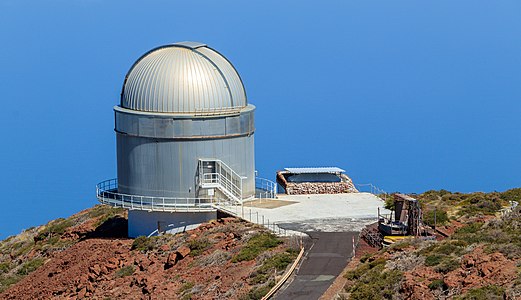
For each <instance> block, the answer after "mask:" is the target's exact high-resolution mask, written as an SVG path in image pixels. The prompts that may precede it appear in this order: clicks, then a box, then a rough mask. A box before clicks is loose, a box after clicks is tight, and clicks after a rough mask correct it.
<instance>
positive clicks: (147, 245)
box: [130, 235, 154, 252]
mask: <svg viewBox="0 0 521 300" xmlns="http://www.w3.org/2000/svg"><path fill="white" fill-rule="evenodd" d="M130 249H131V250H138V251H145V252H146V251H150V250H153V249H154V242H153V241H152V238H147V237H146V236H144V235H142V236H138V237H137V238H135V239H134V241H133V242H132V247H131V248H130Z"/></svg>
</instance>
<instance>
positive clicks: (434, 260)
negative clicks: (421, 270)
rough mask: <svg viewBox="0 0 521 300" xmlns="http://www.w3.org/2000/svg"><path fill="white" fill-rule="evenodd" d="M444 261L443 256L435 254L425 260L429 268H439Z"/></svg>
mask: <svg viewBox="0 0 521 300" xmlns="http://www.w3.org/2000/svg"><path fill="white" fill-rule="evenodd" d="M442 260H443V256H441V255H438V254H434V255H429V256H427V257H426V258H425V265H426V266H427V267H432V266H437V265H438V264H439V263H440V262H441V261H442Z"/></svg>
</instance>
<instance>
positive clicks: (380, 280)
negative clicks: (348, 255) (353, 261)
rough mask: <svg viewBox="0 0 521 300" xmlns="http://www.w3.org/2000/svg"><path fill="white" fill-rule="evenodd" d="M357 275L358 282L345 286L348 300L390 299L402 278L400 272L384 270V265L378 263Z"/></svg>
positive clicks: (396, 290)
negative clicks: (348, 293)
mask: <svg viewBox="0 0 521 300" xmlns="http://www.w3.org/2000/svg"><path fill="white" fill-rule="evenodd" d="M364 265H368V264H364ZM357 269H358V268H357ZM363 269H366V268H363ZM357 273H358V274H357V276H359V277H358V280H356V281H353V282H351V283H348V285H346V288H347V290H348V292H350V293H351V295H350V299H354V300H359V299H364V300H365V299H375V300H378V299H392V297H393V295H396V293H397V292H398V290H399V285H400V282H401V280H402V277H403V274H402V272H400V271H398V270H385V263H379V264H377V265H375V266H373V267H372V268H370V269H368V270H367V269H366V271H365V272H361V271H359V272H357ZM347 277H348V278H349V277H350V276H347Z"/></svg>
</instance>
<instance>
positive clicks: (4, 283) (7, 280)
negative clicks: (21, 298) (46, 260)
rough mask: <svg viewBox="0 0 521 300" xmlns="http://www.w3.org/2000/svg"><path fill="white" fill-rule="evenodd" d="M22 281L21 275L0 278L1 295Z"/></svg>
mask: <svg viewBox="0 0 521 300" xmlns="http://www.w3.org/2000/svg"><path fill="white" fill-rule="evenodd" d="M20 279H22V276H19V275H13V276H6V277H3V276H0V293H2V292H3V291H5V290H7V288H9V287H10V286H11V285H13V284H15V283H17V282H18V281H20Z"/></svg>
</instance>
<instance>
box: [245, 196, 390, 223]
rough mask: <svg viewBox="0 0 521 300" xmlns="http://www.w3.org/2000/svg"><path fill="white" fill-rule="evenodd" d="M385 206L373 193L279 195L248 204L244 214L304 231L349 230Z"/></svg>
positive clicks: (371, 219)
mask: <svg viewBox="0 0 521 300" xmlns="http://www.w3.org/2000/svg"><path fill="white" fill-rule="evenodd" d="M262 201H264V204H263V202H262ZM277 202H280V203H277ZM383 206H384V201H383V200H382V199H380V198H378V197H376V196H375V195H373V194H370V193H350V194H317V195H279V199H277V200H260V201H257V202H254V203H251V204H248V206H246V205H245V207H244V217H245V218H247V219H249V217H250V215H251V216H252V219H253V221H256V218H257V214H258V215H259V216H264V221H265V222H268V220H269V222H270V224H273V223H276V224H277V225H279V227H281V228H284V229H288V230H296V231H301V232H312V231H323V232H348V231H360V230H361V229H362V228H363V227H364V226H365V225H367V224H370V223H373V222H375V221H376V220H377V213H378V208H380V211H381V213H389V211H388V210H386V209H384V208H383Z"/></svg>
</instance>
